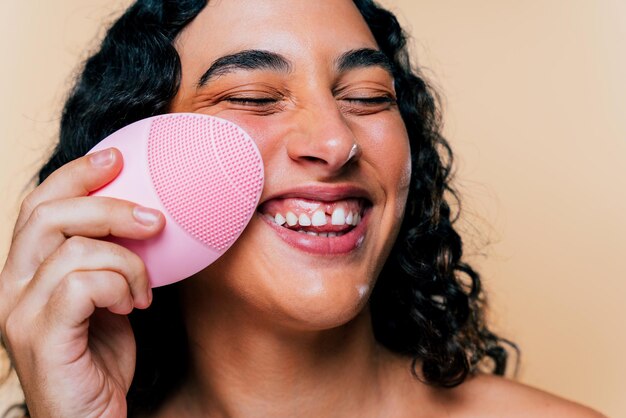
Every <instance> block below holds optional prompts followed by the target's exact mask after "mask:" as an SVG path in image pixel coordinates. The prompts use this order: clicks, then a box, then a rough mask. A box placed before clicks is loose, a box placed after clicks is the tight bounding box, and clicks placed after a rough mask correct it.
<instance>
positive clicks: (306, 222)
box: [270, 208, 361, 226]
mask: <svg viewBox="0 0 626 418" xmlns="http://www.w3.org/2000/svg"><path fill="white" fill-rule="evenodd" d="M270 218H272V216H270ZM272 219H273V221H274V223H276V224H277V225H280V226H282V225H284V224H287V225H289V226H296V225H298V224H299V225H300V226H311V225H313V226H324V225H326V224H327V223H328V221H327V220H326V213H324V212H323V211H321V210H317V211H315V212H314V213H313V216H312V217H309V215H307V214H306V213H302V214H300V216H297V215H296V214H294V213H293V212H287V214H286V215H285V216H283V215H282V214H280V213H277V214H276V215H275V216H274V217H273V218H272ZM360 222H361V215H360V214H358V213H356V214H353V213H352V212H348V215H346V214H345V211H344V210H343V209H342V208H337V209H335V211H334V212H333V214H332V215H331V219H330V223H331V225H352V226H356V225H358V224H359V223H360Z"/></svg>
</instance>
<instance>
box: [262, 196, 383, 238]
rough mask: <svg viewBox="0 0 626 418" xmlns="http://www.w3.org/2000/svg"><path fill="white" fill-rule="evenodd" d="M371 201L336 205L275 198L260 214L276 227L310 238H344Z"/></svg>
mask: <svg viewBox="0 0 626 418" xmlns="http://www.w3.org/2000/svg"><path fill="white" fill-rule="evenodd" d="M369 206H371V204H370V203H369V201H367V200H366V199H360V198H350V199H342V200H337V201H333V202H324V201H315V200H310V199H301V198H286V199H273V200H271V201H268V202H265V203H264V204H263V205H261V206H260V207H259V212H260V213H261V214H262V215H263V216H264V217H266V218H267V219H268V221H270V222H272V223H273V224H275V225H277V226H280V227H282V228H285V229H288V230H291V231H295V232H298V233H301V234H307V235H310V236H318V237H324V238H334V237H341V236H343V235H345V234H347V233H349V232H350V231H352V230H353V229H354V228H356V227H357V226H358V225H359V224H360V223H361V220H362V218H363V216H364V213H365V211H366V210H367V208H368V207H369Z"/></svg>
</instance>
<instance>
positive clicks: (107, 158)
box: [89, 148, 115, 168]
mask: <svg viewBox="0 0 626 418" xmlns="http://www.w3.org/2000/svg"><path fill="white" fill-rule="evenodd" d="M114 159H115V156H114V155H113V150H112V149H111V148H108V149H105V150H102V151H98V152H96V153H95V154H91V156H90V157H89V161H90V162H91V165H93V166H94V167H98V168H102V167H107V166H110V165H111V164H112V163H113V160H114Z"/></svg>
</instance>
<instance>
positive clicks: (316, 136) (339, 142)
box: [286, 98, 361, 176]
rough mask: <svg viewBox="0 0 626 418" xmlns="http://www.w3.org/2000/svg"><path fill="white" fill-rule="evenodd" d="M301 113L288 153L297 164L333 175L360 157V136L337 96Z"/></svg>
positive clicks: (288, 145) (288, 143) (288, 144)
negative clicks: (356, 133)
mask: <svg viewBox="0 0 626 418" xmlns="http://www.w3.org/2000/svg"><path fill="white" fill-rule="evenodd" d="M299 113H300V114H299V115H298V121H297V123H296V127H295V129H296V132H293V133H292V135H290V136H289V137H288V139H287V144H286V146H287V154H288V155H289V158H291V160H292V161H294V162H295V163H296V164H299V165H300V166H303V167H306V168H313V169H315V170H317V171H318V172H319V174H321V175H324V176H332V175H336V174H338V173H340V172H341V171H342V170H344V169H345V168H346V167H347V166H348V165H350V164H353V163H354V162H355V161H357V160H358V159H359V158H360V156H361V149H360V147H359V145H358V143H357V138H356V137H355V135H354V133H353V131H352V129H351V128H350V126H349V124H348V122H347V121H346V119H345V118H344V116H343V114H342V113H341V111H340V110H339V108H338V107H337V104H336V102H335V100H334V98H333V99H332V102H331V101H330V100H329V101H327V102H326V103H324V104H321V103H318V104H316V105H311V106H310V107H309V108H306V109H301V111H300V112H299Z"/></svg>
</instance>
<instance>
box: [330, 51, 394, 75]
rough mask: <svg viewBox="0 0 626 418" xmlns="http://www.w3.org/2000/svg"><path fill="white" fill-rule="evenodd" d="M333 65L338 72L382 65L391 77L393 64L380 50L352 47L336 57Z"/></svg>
mask: <svg viewBox="0 0 626 418" xmlns="http://www.w3.org/2000/svg"><path fill="white" fill-rule="evenodd" d="M335 65H336V67H337V69H338V70H339V72H346V71H350V70H354V69H357V68H365V67H376V66H377V67H382V69H383V70H385V71H387V72H388V73H389V75H391V76H392V77H393V64H392V63H391V60H390V59H389V57H387V55H385V54H384V53H383V52H382V51H379V50H377V49H372V48H361V49H353V50H351V51H348V52H345V53H343V54H342V55H341V56H340V57H339V58H337V60H336V62H335Z"/></svg>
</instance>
